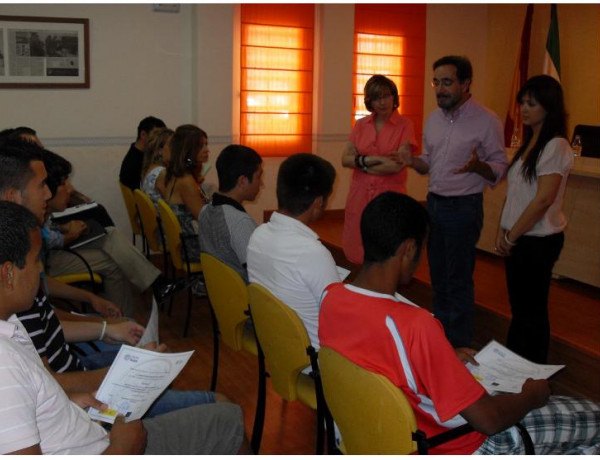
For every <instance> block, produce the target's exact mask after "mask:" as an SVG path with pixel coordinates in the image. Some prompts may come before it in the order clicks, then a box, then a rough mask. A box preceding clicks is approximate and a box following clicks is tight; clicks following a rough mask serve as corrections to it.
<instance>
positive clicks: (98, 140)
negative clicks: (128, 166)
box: [42, 134, 348, 148]
mask: <svg viewBox="0 0 600 460" xmlns="http://www.w3.org/2000/svg"><path fill="white" fill-rule="evenodd" d="M42 140H43V142H44V146H46V147H48V148H52V147H105V146H122V145H129V144H131V143H132V142H133V141H134V140H135V139H134V137H133V136H131V137H130V136H127V137H125V136H121V137H54V138H43V139H42ZM347 140H348V134H315V135H313V141H314V142H317V143H331V142H346V141H347ZM209 142H210V144H215V145H228V144H232V143H234V142H235V140H234V136H233V135H220V136H211V135H209ZM238 142H239V141H238Z"/></svg>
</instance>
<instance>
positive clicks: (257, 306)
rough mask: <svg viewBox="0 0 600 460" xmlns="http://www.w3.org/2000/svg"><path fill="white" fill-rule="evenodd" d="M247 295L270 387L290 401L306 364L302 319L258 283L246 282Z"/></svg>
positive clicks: (305, 336) (306, 333)
mask: <svg viewBox="0 0 600 460" xmlns="http://www.w3.org/2000/svg"><path fill="white" fill-rule="evenodd" d="M248 298H249V300H250V311H251V312H252V321H253V322H254V330H255V331H256V337H257V339H258V342H259V343H260V346H261V348H262V350H263V353H264V354H265V360H266V363H267V368H268V369H269V374H270V375H271V381H272V384H273V389H274V390H275V391H276V392H277V393H278V394H279V395H280V396H281V397H282V398H284V399H286V400H288V401H294V400H296V398H297V397H298V395H297V380H298V374H299V373H300V372H301V371H302V369H304V368H306V367H308V366H310V358H309V357H308V355H307V353H306V349H307V348H308V347H309V346H310V339H309V338H308V332H306V328H305V327H304V323H303V322H302V320H301V319H300V317H299V316H298V315H297V314H296V312H295V311H294V310H292V309H291V308H290V307H288V306H287V305H286V304H284V303H283V302H282V301H281V300H279V299H278V298H276V297H275V296H274V295H273V294H271V293H270V292H269V291H268V290H267V289H265V288H264V287H263V286H260V285H259V284H255V283H250V285H249V286H248Z"/></svg>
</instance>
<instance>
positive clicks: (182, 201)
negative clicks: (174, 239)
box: [156, 125, 210, 261]
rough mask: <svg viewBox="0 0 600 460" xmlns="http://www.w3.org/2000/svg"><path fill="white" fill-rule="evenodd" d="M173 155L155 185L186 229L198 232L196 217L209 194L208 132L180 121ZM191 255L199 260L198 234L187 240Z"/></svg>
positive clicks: (173, 139) (187, 231) (207, 201)
mask: <svg viewBox="0 0 600 460" xmlns="http://www.w3.org/2000/svg"><path fill="white" fill-rule="evenodd" d="M169 147H170V152H171V159H170V161H169V162H168V163H167V170H166V173H165V174H161V175H160V176H159V177H158V179H157V181H156V189H157V190H158V191H159V193H160V194H161V195H162V197H163V198H164V200H165V201H166V202H167V203H168V204H169V206H170V207H171V209H172V210H173V212H174V213H175V215H176V216H177V217H178V219H179V223H180V224H181V229H182V231H183V232H184V233H190V234H191V233H198V231H197V229H196V227H197V220H198V214H200V210H201V209H202V206H204V205H205V204H207V203H209V202H210V198H209V197H208V195H207V194H206V193H205V192H204V190H203V189H202V186H201V185H202V182H203V181H204V177H203V176H202V175H201V170H202V165H203V163H205V162H206V161H208V153H209V150H208V136H207V134H206V133H205V132H204V131H203V130H202V129H200V128H198V127H197V126H194V125H181V126H179V127H178V128H177V129H176V130H175V134H173V137H171V141H170V144H169ZM186 247H187V250H188V256H189V258H190V259H191V260H193V261H197V260H200V243H199V241H198V239H197V238H195V239H190V240H186Z"/></svg>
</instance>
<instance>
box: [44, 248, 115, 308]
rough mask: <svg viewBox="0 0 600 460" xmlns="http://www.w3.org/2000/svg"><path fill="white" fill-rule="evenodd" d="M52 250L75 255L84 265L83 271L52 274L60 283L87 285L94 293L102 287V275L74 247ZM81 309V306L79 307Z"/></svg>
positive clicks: (78, 285) (83, 286)
mask: <svg viewBox="0 0 600 460" xmlns="http://www.w3.org/2000/svg"><path fill="white" fill-rule="evenodd" d="M51 250H52V251H66V252H68V253H70V254H73V256H75V257H77V258H78V259H79V260H81V262H82V263H83V265H85V271H83V272H78V273H67V274H65V275H58V276H53V278H54V279H55V280H57V281H60V282H61V283H65V284H70V285H73V286H77V287H82V288H85V287H89V288H91V290H92V292H93V293H94V294H97V293H98V292H99V291H101V290H102V289H103V287H104V281H103V280H102V276H100V275H99V274H98V273H96V272H94V271H93V270H92V267H91V266H90V264H89V263H88V261H87V260H86V259H85V257H83V256H82V255H81V254H79V253H78V252H77V251H75V250H74V249H69V248H61V249H51ZM81 310H82V311H83V308H82V309H81Z"/></svg>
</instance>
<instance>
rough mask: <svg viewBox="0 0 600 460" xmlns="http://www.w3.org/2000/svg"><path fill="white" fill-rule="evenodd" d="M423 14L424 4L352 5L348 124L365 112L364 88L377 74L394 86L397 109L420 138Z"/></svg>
mask: <svg viewBox="0 0 600 460" xmlns="http://www.w3.org/2000/svg"><path fill="white" fill-rule="evenodd" d="M426 13H427V6H426V5H410V4H357V5H355V10H354V18H355V23H354V72H353V74H354V75H353V104H352V105H353V113H352V126H354V123H355V122H356V120H358V119H359V118H362V117H364V116H366V115H369V112H368V111H367V110H366V108H365V105H364V94H363V92H364V87H365V84H366V82H367V80H368V79H369V78H371V76H373V75H375V74H381V75H385V76H387V77H388V78H390V79H391V80H392V81H393V82H394V83H395V84H396V86H397V87H398V94H399V98H398V99H399V107H398V111H399V113H400V114H401V115H403V116H406V117H407V118H409V119H411V120H412V121H413V122H414V125H415V134H416V135H417V139H420V137H421V132H422V117H423V95H424V79H425V31H426Z"/></svg>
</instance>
